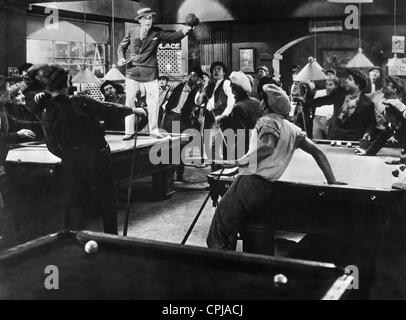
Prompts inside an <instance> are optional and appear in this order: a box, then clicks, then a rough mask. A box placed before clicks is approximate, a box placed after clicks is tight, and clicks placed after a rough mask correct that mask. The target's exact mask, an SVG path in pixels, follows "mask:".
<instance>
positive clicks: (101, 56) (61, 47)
mask: <svg viewBox="0 0 406 320" xmlns="http://www.w3.org/2000/svg"><path fill="white" fill-rule="evenodd" d="M106 54H107V45H106V44H101V43H87V44H86V50H85V44H84V42H76V41H59V40H34V39H27V61H29V62H31V63H54V64H59V65H61V66H62V67H64V68H65V69H67V70H69V72H70V74H71V75H72V76H75V75H76V74H77V73H78V72H79V70H80V66H81V65H83V64H85V63H86V64H87V65H88V67H89V69H90V70H91V71H92V72H94V74H95V75H96V76H97V77H99V78H102V77H103V76H104V74H105V72H106V59H107V57H106Z"/></svg>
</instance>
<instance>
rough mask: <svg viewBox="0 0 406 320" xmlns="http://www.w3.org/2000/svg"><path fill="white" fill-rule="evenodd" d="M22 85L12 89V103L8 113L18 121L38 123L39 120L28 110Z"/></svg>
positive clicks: (9, 105)
mask: <svg viewBox="0 0 406 320" xmlns="http://www.w3.org/2000/svg"><path fill="white" fill-rule="evenodd" d="M22 88H23V86H22V84H21V83H19V84H15V85H13V86H11V87H10V103H8V104H7V106H6V109H7V112H8V113H9V114H10V115H11V116H12V117H14V118H16V119H17V120H25V121H31V122H33V121H38V119H37V118H35V116H34V115H33V114H32V113H31V112H30V111H29V110H28V109H27V108H26V105H27V104H26V100H25V95H24V94H23V92H22V90H21V89H22Z"/></svg>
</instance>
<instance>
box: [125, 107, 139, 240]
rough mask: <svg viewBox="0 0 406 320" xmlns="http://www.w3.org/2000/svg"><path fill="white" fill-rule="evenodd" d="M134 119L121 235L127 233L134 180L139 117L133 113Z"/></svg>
mask: <svg viewBox="0 0 406 320" xmlns="http://www.w3.org/2000/svg"><path fill="white" fill-rule="evenodd" d="M135 117H136V119H135V120H136V121H135V133H134V149H133V154H132V159H131V169H130V185H129V186H128V192H127V208H126V214H125V219H124V230H123V236H124V237H126V236H127V233H128V223H129V220H130V202H131V194H132V189H133V188H132V186H133V180H134V171H135V168H134V167H135V154H136V150H137V139H138V125H139V123H140V118H139V117H138V116H137V115H135Z"/></svg>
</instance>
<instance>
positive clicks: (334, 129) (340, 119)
mask: <svg viewBox="0 0 406 320" xmlns="http://www.w3.org/2000/svg"><path fill="white" fill-rule="evenodd" d="M365 87H366V80H365V77H364V75H363V74H362V72H361V71H359V70H356V69H354V70H348V76H347V78H346V80H345V88H338V89H336V90H334V91H333V92H332V93H330V94H329V95H327V96H325V97H320V98H317V99H312V101H310V105H311V106H312V107H319V106H323V105H328V104H333V105H334V114H333V117H332V119H331V123H330V128H329V132H328V136H327V139H329V140H349V141H358V140H360V139H366V140H371V135H372V133H373V131H374V129H375V126H376V120H375V112H374V104H373V103H372V101H371V100H370V99H369V98H368V97H366V96H365V94H364V93H362V90H364V89H365Z"/></svg>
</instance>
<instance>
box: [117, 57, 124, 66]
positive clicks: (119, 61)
mask: <svg viewBox="0 0 406 320" xmlns="http://www.w3.org/2000/svg"><path fill="white" fill-rule="evenodd" d="M124 64H125V58H121V59H120V60H118V63H117V65H118V66H119V67H121V66H123V65H124Z"/></svg>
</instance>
